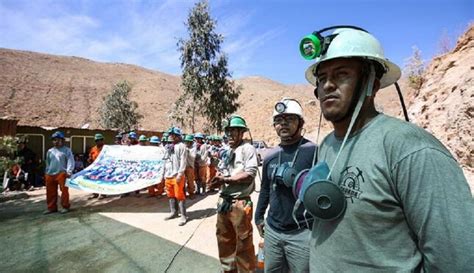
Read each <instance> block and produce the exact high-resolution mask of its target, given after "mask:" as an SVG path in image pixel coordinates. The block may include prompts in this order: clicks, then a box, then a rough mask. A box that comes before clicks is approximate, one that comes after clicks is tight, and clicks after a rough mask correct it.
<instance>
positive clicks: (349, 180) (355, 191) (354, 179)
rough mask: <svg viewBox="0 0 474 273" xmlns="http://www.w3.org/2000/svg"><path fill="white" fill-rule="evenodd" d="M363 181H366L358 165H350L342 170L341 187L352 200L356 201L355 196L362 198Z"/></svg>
mask: <svg viewBox="0 0 474 273" xmlns="http://www.w3.org/2000/svg"><path fill="white" fill-rule="evenodd" d="M361 182H365V179H364V175H363V174H362V171H361V170H360V169H359V168H357V167H353V166H349V167H347V168H345V169H344V170H343V171H342V172H341V182H340V183H339V187H340V188H341V190H342V192H343V193H344V195H345V196H346V198H349V199H351V202H354V198H357V199H360V196H361V194H362V190H361V188H360V184H361Z"/></svg>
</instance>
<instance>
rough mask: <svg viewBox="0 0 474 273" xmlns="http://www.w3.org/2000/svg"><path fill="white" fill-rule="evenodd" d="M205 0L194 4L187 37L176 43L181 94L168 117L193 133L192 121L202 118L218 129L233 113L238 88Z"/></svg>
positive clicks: (187, 24)
mask: <svg viewBox="0 0 474 273" xmlns="http://www.w3.org/2000/svg"><path fill="white" fill-rule="evenodd" d="M216 24H217V23H216V21H215V20H214V19H212V18H211V15H210V12H209V5H208V2H207V1H205V0H204V1H200V2H198V3H196V5H195V6H194V7H193V9H192V10H191V11H190V13H189V16H188V20H187V22H186V23H185V25H186V27H187V29H188V33H189V37H188V39H186V40H185V39H180V40H179V41H178V44H177V45H178V50H179V51H180V52H181V57H180V60H181V68H182V71H183V74H182V76H181V79H182V83H181V86H182V89H183V94H182V95H181V97H180V98H178V100H177V101H176V102H175V105H174V109H173V110H172V113H171V115H170V116H171V117H172V118H173V119H174V120H175V121H177V122H179V123H180V124H181V125H182V126H186V125H190V127H191V129H192V131H193V132H194V125H195V118H196V117H197V116H202V117H204V118H205V119H206V120H207V122H208V123H209V124H210V126H211V127H212V128H214V129H216V130H217V131H220V130H221V127H220V124H221V120H222V119H223V118H224V117H225V116H227V115H229V114H231V113H234V112H235V111H236V110H237V109H238V107H239V104H238V103H237V100H238V97H239V95H240V91H241V87H240V86H237V87H236V86H235V84H234V82H233V81H232V80H231V79H230V78H231V74H230V72H229V71H228V69H227V57H226V55H225V54H223V53H221V52H220V51H221V44H222V42H223V37H222V35H220V34H217V33H216V32H215V28H216Z"/></svg>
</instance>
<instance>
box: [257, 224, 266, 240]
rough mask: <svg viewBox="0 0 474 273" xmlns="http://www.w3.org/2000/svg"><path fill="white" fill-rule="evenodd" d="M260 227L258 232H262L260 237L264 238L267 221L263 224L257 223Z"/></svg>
mask: <svg viewBox="0 0 474 273" xmlns="http://www.w3.org/2000/svg"><path fill="white" fill-rule="evenodd" d="M256 226H257V229H258V234H260V237H262V238H263V234H264V229H265V222H262V223H261V224H258V225H256Z"/></svg>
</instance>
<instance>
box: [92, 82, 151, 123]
mask: <svg viewBox="0 0 474 273" xmlns="http://www.w3.org/2000/svg"><path fill="white" fill-rule="evenodd" d="M131 90H132V87H131V86H130V84H129V83H128V82H127V81H121V82H119V83H117V84H115V85H114V87H113V89H112V92H111V93H110V94H108V95H107V96H106V97H105V98H104V103H103V104H102V106H101V107H100V109H99V114H100V124H101V125H102V127H104V128H105V129H119V130H120V131H124V132H128V131H131V130H135V129H138V124H139V121H140V119H142V118H143V116H142V115H140V114H138V113H137V108H138V104H137V103H136V102H134V101H131V100H130V99H129V95H130V91H131Z"/></svg>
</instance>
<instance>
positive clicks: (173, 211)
mask: <svg viewBox="0 0 474 273" xmlns="http://www.w3.org/2000/svg"><path fill="white" fill-rule="evenodd" d="M169 203H170V211H171V213H170V215H168V216H166V217H165V220H170V219H173V218H176V217H178V210H177V209H176V206H177V204H176V198H170V199H169Z"/></svg>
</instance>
